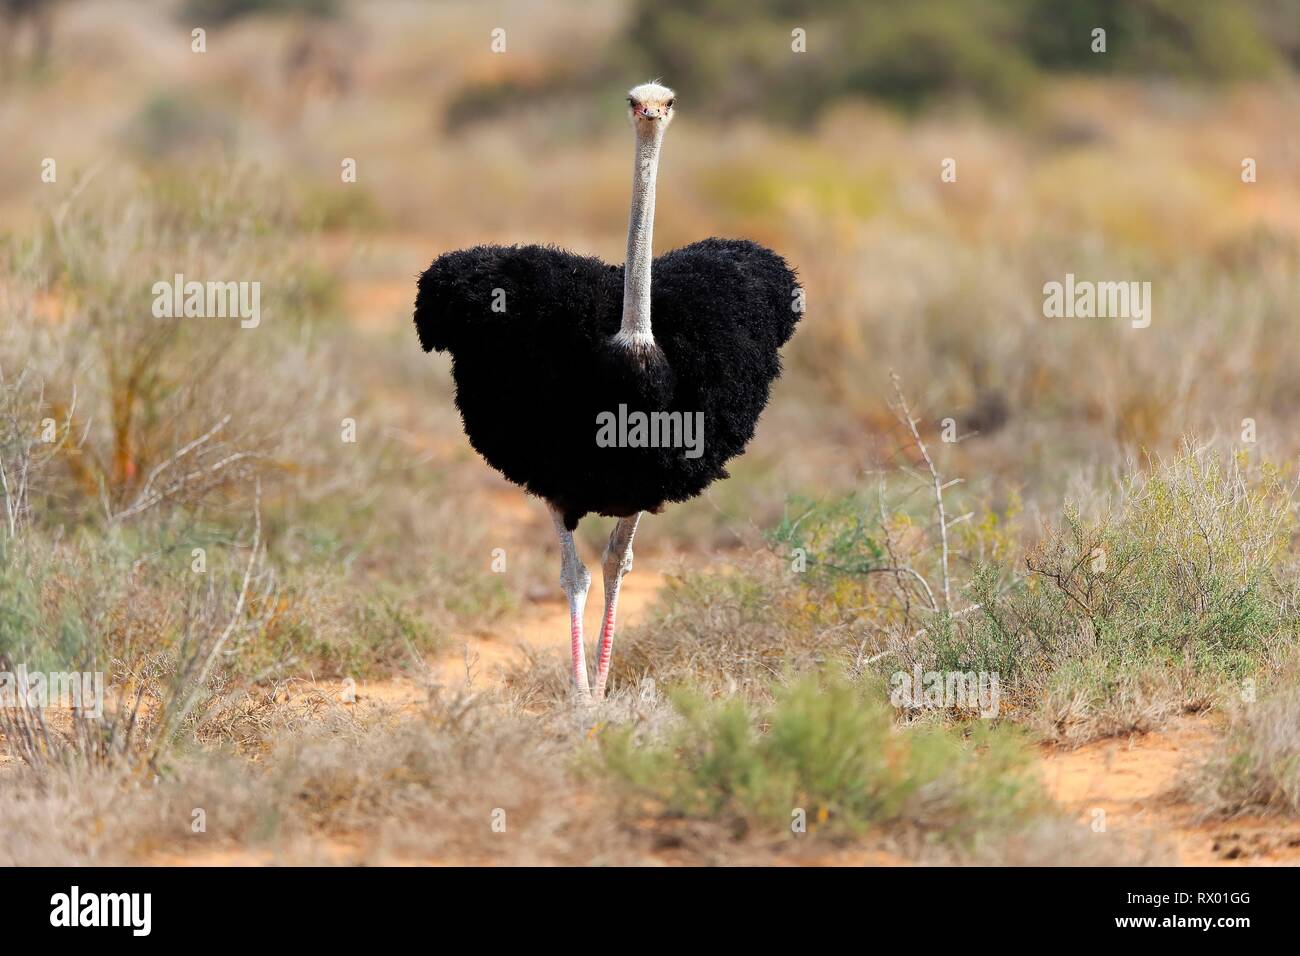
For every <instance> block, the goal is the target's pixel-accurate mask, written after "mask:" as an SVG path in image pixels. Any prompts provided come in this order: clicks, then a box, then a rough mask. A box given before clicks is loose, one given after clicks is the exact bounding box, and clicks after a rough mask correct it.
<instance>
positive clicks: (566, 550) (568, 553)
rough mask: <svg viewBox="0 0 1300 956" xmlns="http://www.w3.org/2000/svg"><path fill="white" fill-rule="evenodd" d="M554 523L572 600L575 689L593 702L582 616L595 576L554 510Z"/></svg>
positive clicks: (562, 576) (564, 585) (562, 582)
mask: <svg viewBox="0 0 1300 956" xmlns="http://www.w3.org/2000/svg"><path fill="white" fill-rule="evenodd" d="M551 519H552V520H553V521H554V522H555V530H556V532H557V533H558V534H559V536H560V587H562V588H563V589H564V594H565V596H566V597H568V599H569V641H570V650H571V651H572V653H573V688H574V690H575V691H576V692H577V695H578V698H579V699H580V700H583V701H587V700H589V699H590V696H589V692H588V686H589V685H588V683H587V652H586V649H585V648H584V647H583V644H582V612H583V610H584V609H585V608H586V606H587V589H588V588H589V587H591V572H589V571H588V570H587V569H586V568H585V567H584V566H583V564H582V559H581V558H579V557H578V548H577V545H575V544H574V542H573V532H572V531H570V530H569V529H568V528H566V527H565V526H564V515H562V514H561V513H560V512H559V511H558V510H556V509H555V508H554V507H551Z"/></svg>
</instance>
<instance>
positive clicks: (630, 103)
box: [627, 96, 636, 108]
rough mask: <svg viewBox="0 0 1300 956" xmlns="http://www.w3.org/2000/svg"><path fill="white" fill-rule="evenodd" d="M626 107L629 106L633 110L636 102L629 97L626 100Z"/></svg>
mask: <svg viewBox="0 0 1300 956" xmlns="http://www.w3.org/2000/svg"><path fill="white" fill-rule="evenodd" d="M627 105H628V106H631V107H633V108H635V107H636V100H634V99H632V97H630V96H629V97H628V98H627Z"/></svg>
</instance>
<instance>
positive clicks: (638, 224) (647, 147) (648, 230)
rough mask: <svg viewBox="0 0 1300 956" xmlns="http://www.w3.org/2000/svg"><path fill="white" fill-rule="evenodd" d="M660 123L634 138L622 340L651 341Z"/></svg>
mask: <svg viewBox="0 0 1300 956" xmlns="http://www.w3.org/2000/svg"><path fill="white" fill-rule="evenodd" d="M663 141H664V127H663V124H662V123H655V124H653V125H652V126H651V127H650V129H649V130H648V131H645V132H643V131H642V127H641V125H640V124H638V125H637V134H636V165H635V166H634V167H633V170H632V214H631V217H630V219H629V221H628V226H627V263H626V265H625V266H624V268H623V323H622V326H621V327H620V329H619V335H620V337H621V338H623V339H633V340H641V341H644V340H647V339H650V340H653V337H652V336H651V334H650V260H651V258H652V255H653V246H654V220H655V178H656V177H657V176H658V174H659V148H660V146H662V145H663Z"/></svg>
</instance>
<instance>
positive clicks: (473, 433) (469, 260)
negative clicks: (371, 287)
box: [415, 83, 802, 700]
mask: <svg viewBox="0 0 1300 956" xmlns="http://www.w3.org/2000/svg"><path fill="white" fill-rule="evenodd" d="M675 101H676V98H675V94H674V93H673V91H672V90H670V89H668V88H666V87H664V86H660V85H659V84H657V83H646V84H643V85H641V86H638V87H635V88H634V89H632V90H631V91H630V92H629V94H628V98H627V103H628V114H629V117H630V120H631V123H632V127H633V129H634V130H635V132H636V154H635V163H634V165H633V178H632V213H631V221H630V223H629V225H628V236H627V262H626V264H625V265H624V266H621V267H620V266H612V265H607V264H606V263H604V262H602V261H601V260H599V259H595V258H591V257H589V256H579V255H574V254H573V253H571V252H565V251H563V250H561V249H556V248H550V247H542V246H515V247H502V246H476V247H474V248H472V249H462V250H459V251H456V252H449V253H446V254H445V255H442V256H439V257H438V258H437V259H436V260H434V262H433V264H432V265H431V266H430V267H429V268H428V270H427V271H425V273H424V274H423V275H422V276H420V281H419V290H418V293H417V295H416V300H415V327H416V330H417V332H418V333H419V336H420V345H421V346H422V347H423V348H424V350H425V351H426V352H427V351H430V350H431V349H437V350H438V351H439V352H442V351H444V350H445V351H449V352H450V353H451V355H452V376H453V378H454V380H455V384H456V406H457V408H459V409H460V414H461V419H462V420H463V422H464V426H465V434H466V435H468V436H469V440H470V444H472V445H473V446H474V448H475V449H476V450H477V451H478V452H479V454H481V455H482V456H483V458H484V459H485V460H486V461H487V463H488V464H489V465H491V466H492V467H493V468H495V469H497V471H499V472H501V474H502V475H504V476H505V477H506V478H507V479H509V480H510V481H512V482H514V483H515V484H517V485H521V486H522V487H523V488H524V489H526V490H527V491H529V492H530V493H532V494H534V495H536V496H538V497H539V498H541V499H543V500H544V501H545V502H546V503H547V505H548V506H549V508H550V511H551V516H552V519H553V520H554V522H555V529H556V531H557V532H558V533H559V536H560V554H561V562H562V563H561V568H560V586H561V587H562V588H563V589H564V593H565V595H566V596H567V597H568V601H569V620H570V637H571V649H572V654H573V684H574V688H575V690H576V692H577V694H578V696H579V698H580V699H584V700H585V699H588V697H589V696H590V698H592V699H595V700H600V699H601V698H603V697H604V694H605V687H606V683H607V681H608V679H609V662H610V654H611V651H612V648H613V642H614V614H615V610H616V608H617V605H618V591H619V584H620V582H621V581H622V578H623V575H625V574H626V573H627V572H628V571H630V570H631V569H632V536H633V534H634V533H635V532H636V527H637V521H638V519H639V518H640V516H641V512H643V511H649V512H652V513H658V512H659V511H661V510H662V509H663V505H664V503H665V502H668V501H686V500H688V499H690V498H693V497H695V496H696V495H698V494H699V493H700V492H701V491H703V490H704V489H705V488H706V487H708V485H709V484H710V483H712V482H713V481H715V480H717V479H719V478H725V477H727V472H726V470H725V469H724V468H723V465H725V464H726V462H727V461H728V460H729V459H731V458H733V457H734V456H736V455H738V454H740V453H741V452H742V451H743V450H744V448H745V444H746V443H747V442H748V441H749V439H750V437H751V436H752V435H753V434H754V426H755V424H756V423H757V421H758V416H759V414H760V413H761V412H762V411H763V407H764V406H765V405H766V404H767V398H768V390H769V387H770V386H771V384H772V382H773V380H774V379H775V378H776V377H777V376H778V375H779V374H780V372H781V361H780V356H779V354H778V353H779V350H780V348H781V346H782V345H784V344H785V343H786V341H788V340H789V338H790V336H791V334H792V333H793V332H794V326H795V323H796V322H797V321H798V319H799V313H800V311H801V305H800V303H801V298H802V297H801V294H800V293H799V290H798V288H797V286H796V281H795V275H794V273H793V272H792V271H791V269H790V268H789V266H787V265H786V263H785V260H783V259H782V258H781V257H780V256H779V255H777V254H776V253H775V252H772V251H771V250H769V249H765V248H763V247H762V246H759V245H756V244H755V243H753V242H749V241H746V240H742V239H706V240H704V241H703V242H696V243H693V244H691V245H689V246H686V247H684V248H682V249H676V250H674V251H672V252H669V253H667V254H666V255H663V256H660V257H659V258H657V259H654V260H653V262H652V261H651V245H652V242H651V235H652V229H653V225H654V209H655V178H656V175H657V173H658V169H659V151H660V148H661V147H662V145H663V140H664V132H665V130H667V128H668V125H669V124H670V123H671V122H672V119H673V109H674V104H675ZM652 274H653V276H654V279H653V282H652V281H651V275H652ZM651 316H653V318H654V322H653V328H652V325H651ZM620 406H625V408H626V410H628V411H629V412H642V413H645V414H646V415H647V416H649V415H651V414H653V413H665V412H666V413H670V416H669V417H660V416H656V417H658V420H659V421H661V422H668V421H671V420H672V417H671V413H678V418H677V420H678V421H679V422H680V421H684V420H685V419H684V418H682V417H681V416H691V419H690V420H691V421H692V422H698V421H702V422H703V448H702V449H700V448H699V447H692V448H687V447H636V446H644V445H645V441H642V440H639V439H638V437H637V436H636V430H635V429H632V430H630V431H628V432H627V439H626V441H624V442H623V443H622V445H623V447H607V446H608V445H609V444H610V443H609V442H608V441H598V423H599V422H600V421H606V422H607V421H608V416H609V415H610V414H618V413H619V411H620ZM602 413H604V415H603V416H602ZM696 413H701V415H702V417H701V415H697V414H696ZM665 430H666V429H665ZM644 437H645V435H644V429H643V430H642V435H641V436H640V438H642V439H644ZM659 444H661V445H662V444H664V443H662V442H660V443H659ZM677 444H678V445H679V446H680V445H681V444H682V442H681V441H678V442H677ZM591 512H595V513H597V514H601V515H605V516H608V517H616V518H618V523H617V525H616V526H615V528H614V531H613V533H612V534H611V535H610V539H609V545H608V547H606V549H605V554H604V560H603V562H602V565H603V570H604V576H605V616H604V618H603V621H604V623H603V626H602V628H601V633H600V641H599V643H598V645H597V652H596V653H597V658H596V660H597V664H596V676H595V685H594V688H591V689H590V690H589V684H588V675H587V663H586V652H585V649H584V646H583V638H582V614H583V609H584V608H585V606H586V601H587V589H588V587H589V586H590V583H591V575H590V574H589V573H588V572H587V569H586V567H584V566H583V564H582V561H581V559H580V558H579V557H578V550H577V547H576V546H575V544H574V540H573V531H574V529H575V528H577V526H578V522H579V521H580V520H581V519H582V517H583V516H584V515H586V514H588V513H591Z"/></svg>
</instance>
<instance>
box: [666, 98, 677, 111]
mask: <svg viewBox="0 0 1300 956" xmlns="http://www.w3.org/2000/svg"><path fill="white" fill-rule="evenodd" d="M676 102H677V98H676V97H673V98H672V99H671V100H669V101H668V108H669V109H672V108H673V104H674V103H676Z"/></svg>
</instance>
